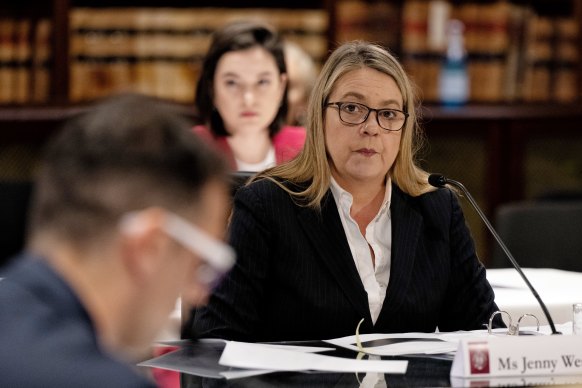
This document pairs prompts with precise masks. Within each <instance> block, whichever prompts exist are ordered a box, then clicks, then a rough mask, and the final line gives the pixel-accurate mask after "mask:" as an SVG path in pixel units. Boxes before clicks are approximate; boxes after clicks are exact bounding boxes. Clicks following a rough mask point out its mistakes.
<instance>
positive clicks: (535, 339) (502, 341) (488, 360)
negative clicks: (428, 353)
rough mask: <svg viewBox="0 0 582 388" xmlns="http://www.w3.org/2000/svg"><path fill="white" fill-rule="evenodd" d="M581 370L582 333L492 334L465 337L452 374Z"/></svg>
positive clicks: (536, 373)
mask: <svg viewBox="0 0 582 388" xmlns="http://www.w3.org/2000/svg"><path fill="white" fill-rule="evenodd" d="M575 374H582V336H572V335H544V336H537V335H536V336H503V337H497V336H489V337H486V338H475V339H463V340H461V341H460V342H459V348H458V350H457V353H456V354H455V359H454V360H453V366H452V368H451V376H452V377H464V378H482V377H488V376H507V377H510V376H549V375H575Z"/></svg>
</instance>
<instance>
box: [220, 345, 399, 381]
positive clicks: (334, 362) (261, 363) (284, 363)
mask: <svg viewBox="0 0 582 388" xmlns="http://www.w3.org/2000/svg"><path fill="white" fill-rule="evenodd" d="M218 363H219V364H220V365H225V366H230V367H236V368H248V369H266V370H277V371H309V370H315V371H325V372H376V373H393V374H396V373H405V372H406V368H407V367H408V361H387V360H357V359H348V358H341V357H332V356H325V355H321V354H311V353H304V352H297V351H294V350H287V349H283V348H276V347H273V346H264V345H263V344H251V343H244V342H235V341H231V342H228V343H227V344H226V347H225V348H224V351H223V352H222V356H221V357H220V360H219V361H218Z"/></svg>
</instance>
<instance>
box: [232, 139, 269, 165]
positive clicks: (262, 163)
mask: <svg viewBox="0 0 582 388" xmlns="http://www.w3.org/2000/svg"><path fill="white" fill-rule="evenodd" d="M235 160H236V168H237V170H238V171H252V172H255V171H263V170H265V169H267V168H269V167H273V166H275V165H276V164H277V159H276V158H275V147H274V146H273V145H272V144H271V147H270V148H269V151H268V152H267V156H265V159H263V160H262V161H260V162H259V163H245V162H243V161H241V160H238V159H236V158H235Z"/></svg>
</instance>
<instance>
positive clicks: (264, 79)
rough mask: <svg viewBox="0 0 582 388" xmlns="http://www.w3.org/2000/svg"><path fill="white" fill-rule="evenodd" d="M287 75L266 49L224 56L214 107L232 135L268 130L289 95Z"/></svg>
mask: <svg viewBox="0 0 582 388" xmlns="http://www.w3.org/2000/svg"><path fill="white" fill-rule="evenodd" d="M285 82H286V75H285V74H280V73H279V69H278V68H277V64H276V62H275V58H274V57H273V56H272V55H271V54H270V53H269V52H268V51H266V50H265V49H264V48H262V47H258V46H257V47H251V48H249V49H245V50H240V51H230V52H227V53H226V54H224V55H223V56H222V57H221V58H220V60H219V61H218V64H217V66H216V72H215V73H214V106H215V108H216V109H217V110H218V113H219V114H220V117H222V120H223V122H224V127H225V129H226V131H227V132H228V133H229V134H231V135H234V134H246V133H258V132H262V131H268V127H269V125H270V124H271V123H272V122H273V120H274V119H275V116H276V115H277V112H278V110H279V107H280V105H281V101H282V99H283V95H284V93H285Z"/></svg>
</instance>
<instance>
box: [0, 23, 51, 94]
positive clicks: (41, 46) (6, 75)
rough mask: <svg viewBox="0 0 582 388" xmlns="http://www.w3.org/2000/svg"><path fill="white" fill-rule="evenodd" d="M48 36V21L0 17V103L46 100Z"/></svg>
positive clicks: (47, 87)
mask: <svg viewBox="0 0 582 388" xmlns="http://www.w3.org/2000/svg"><path fill="white" fill-rule="evenodd" d="M50 34H51V23H50V21H49V20H48V19H39V20H31V19H24V18H22V19H13V18H0V104H30V103H43V102H46V101H47V99H48V96H49V87H50V74H49V73H50V52H51V51H50V48H49V47H50V42H49V40H50Z"/></svg>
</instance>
